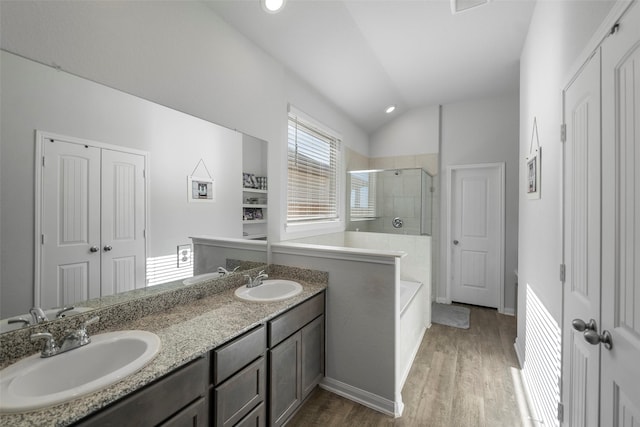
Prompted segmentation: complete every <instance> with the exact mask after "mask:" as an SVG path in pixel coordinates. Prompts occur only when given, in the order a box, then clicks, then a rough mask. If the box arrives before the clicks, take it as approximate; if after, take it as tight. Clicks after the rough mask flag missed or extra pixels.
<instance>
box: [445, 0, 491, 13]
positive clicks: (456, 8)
mask: <svg viewBox="0 0 640 427" xmlns="http://www.w3.org/2000/svg"><path fill="white" fill-rule="evenodd" d="M487 3H489V0H451V13H453V14H454V15H455V14H456V13H460V12H464V11H465V10H469V9H472V8H474V7H476V6H482V5H483V4H487Z"/></svg>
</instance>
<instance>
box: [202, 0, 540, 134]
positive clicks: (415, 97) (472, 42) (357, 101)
mask: <svg viewBox="0 0 640 427" xmlns="http://www.w3.org/2000/svg"><path fill="white" fill-rule="evenodd" d="M206 3H207V4H208V5H209V6H210V7H211V8H212V9H213V10H214V11H215V12H216V13H218V14H219V15H220V16H221V17H222V18H223V19H224V20H225V21H227V22H228V23H229V24H230V25H232V26H233V27H235V28H236V29H237V30H238V31H239V32H241V33H242V34H244V35H245V36H246V37H247V38H248V39H250V40H251V41H253V42H254V43H255V44H257V45H258V46H260V47H261V48H262V49H264V50H265V51H266V52H267V53H269V54H270V55H271V56H273V57H274V58H275V59H276V60H278V61H279V62H281V63H282V64H284V66H286V67H287V68H289V69H290V70H291V71H292V72H294V73H296V74H297V75H299V76H300V77H301V78H302V79H303V80H306V81H307V82H308V83H309V84H310V85H311V86H313V87H315V88H316V90H317V91H319V92H320V93H322V94H323V95H325V96H326V97H327V98H329V99H330V100H331V101H332V102H333V103H335V105H336V106H337V107H338V108H340V109H341V110H342V111H344V112H345V113H346V114H348V115H349V116H350V117H351V118H352V120H353V121H354V122H355V123H356V124H358V125H359V126H360V127H362V129H363V130H365V131H367V132H369V133H371V132H374V131H375V130H376V129H378V128H379V127H380V126H382V125H383V124H384V123H386V122H387V121H389V120H391V119H392V118H393V117H394V116H395V115H398V114H402V113H403V112H404V111H408V110H411V109H413V108H418V107H423V106H429V105H437V104H446V103H452V102H457V101H461V100H466V99H473V98H480V97H484V96H491V95H494V94H498V93H504V92H508V91H516V90H517V88H518V80H519V58H520V52H521V50H522V46H523V44H524V41H525V37H526V34H527V30H528V27H529V22H530V20H531V15H532V13H533V8H534V3H535V2H534V0H493V1H490V2H489V3H487V4H485V5H482V6H478V7H475V8H472V9H469V10H467V11H465V12H462V13H458V14H452V13H451V6H450V3H449V1H448V0H339V1H333V0H287V2H286V5H285V7H284V9H283V10H282V11H280V12H279V13H277V14H268V13H266V12H264V10H263V9H262V7H261V5H260V2H259V1H258V0H207V1H206ZM390 104H396V105H397V106H398V108H397V111H396V112H395V113H394V114H392V115H388V114H385V113H384V109H385V107H386V106H388V105H390Z"/></svg>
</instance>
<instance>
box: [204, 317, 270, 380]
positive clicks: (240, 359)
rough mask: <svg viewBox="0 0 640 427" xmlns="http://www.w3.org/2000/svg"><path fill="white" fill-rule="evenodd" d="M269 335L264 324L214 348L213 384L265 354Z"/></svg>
mask: <svg viewBox="0 0 640 427" xmlns="http://www.w3.org/2000/svg"><path fill="white" fill-rule="evenodd" d="M266 348H267V337H266V334H265V327H264V325H261V326H258V327H257V328H255V329H253V330H252V331H249V332H247V333H245V334H244V335H242V336H241V337H239V338H236V339H235V340H233V341H231V342H230V343H227V344H225V345H223V346H222V347H219V348H216V349H215V350H213V384H214V385H218V384H220V383H221V382H223V381H224V380H226V379H227V378H229V377H230V376H231V375H233V374H234V373H236V372H238V371H239V370H240V369H242V368H244V367H245V366H247V365H248V364H249V363H251V362H253V361H254V360H256V359H257V358H258V357H260V356H262V355H264V352H265V351H266Z"/></svg>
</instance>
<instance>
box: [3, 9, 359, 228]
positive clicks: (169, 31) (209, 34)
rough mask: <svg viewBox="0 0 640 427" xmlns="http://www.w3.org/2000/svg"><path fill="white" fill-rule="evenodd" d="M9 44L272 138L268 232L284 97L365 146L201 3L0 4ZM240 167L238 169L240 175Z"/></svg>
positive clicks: (274, 208) (278, 172)
mask: <svg viewBox="0 0 640 427" xmlns="http://www.w3.org/2000/svg"><path fill="white" fill-rule="evenodd" d="M0 12H1V13H0V20H1V21H0V36H1V37H0V42H1V46H2V48H3V49H5V50H8V51H11V52H15V53H18V54H20V55H23V56H25V57H28V58H32V59H35V60H38V61H41V62H43V63H46V64H56V65H58V66H60V67H61V68H62V69H63V70H67V71H70V72H72V73H74V74H78V75H80V76H83V77H86V78H89V79H91V80H94V81H98V82H101V83H104V84H106V85H109V86H112V87H115V88H118V89H120V90H123V91H125V92H128V93H131V94H134V95H137V96H140V97H143V98H145V99H149V100H152V101H154V102H158V103H160V104H162V105H166V106H169V107H172V108H175V109H178V110H180V111H184V112H186V113H189V114H192V115H194V116H196V117H200V118H203V119H205V120H208V121H211V122H214V123H218V124H221V125H223V126H226V127H228V128H231V129H237V130H240V131H242V132H245V133H247V134H250V135H253V136H256V137H258V138H260V139H264V140H266V141H268V142H269V182H270V186H269V189H270V197H269V200H270V207H269V216H270V217H269V220H270V222H269V229H270V234H271V237H272V238H274V239H275V240H279V239H280V234H281V233H282V232H283V223H284V220H283V218H284V216H283V215H284V213H283V212H284V211H283V210H282V206H283V205H282V204H281V203H280V202H276V201H282V200H283V199H284V195H286V187H285V179H284V178H285V177H286V175H285V174H284V172H285V171H286V166H285V165H286V163H285V159H286V126H287V123H286V121H287V104H288V103H292V104H294V105H295V106H296V107H298V108H299V109H301V110H302V111H305V112H306V113H307V114H310V115H312V116H314V117H316V118H317V119H318V120H319V121H321V122H323V123H325V124H326V125H328V126H330V127H331V128H332V129H335V130H336V131H338V132H340V133H341V134H342V136H343V142H344V144H345V145H346V146H348V147H353V148H354V149H356V150H358V151H359V152H362V153H366V152H367V151H368V148H367V144H368V138H367V135H366V134H365V133H364V132H363V131H361V130H360V129H359V128H357V127H356V126H355V125H353V124H352V123H351V122H350V121H349V120H348V118H345V116H344V114H343V113H342V112H341V111H339V110H338V109H336V108H335V107H334V106H333V104H332V103H331V102H329V101H327V100H326V99H325V98H324V97H323V96H321V95H319V94H318V93H317V92H315V91H313V90H312V89H311V88H309V86H308V85H306V84H304V83H302V82H301V81H300V80H299V79H298V78H296V77H295V76H293V75H292V74H291V73H289V72H288V71H287V70H286V69H284V67H283V66H282V65H280V64H279V63H277V62H275V60H273V59H272V58H271V57H269V56H268V55H267V54H266V53H265V52H264V51H263V50H261V49H259V48H257V47H256V46H255V45H253V44H252V43H251V42H249V41H248V40H247V39H246V38H245V37H244V36H242V35H241V34H239V33H238V32H237V31H236V30H235V29H233V28H231V27H230V26H229V25H228V24H227V23H225V22H224V21H223V20H222V19H221V18H220V17H219V16H218V15H216V14H215V13H214V12H213V11H212V10H211V9H209V8H208V7H207V6H206V5H205V4H204V3H201V2H194V1H189V2H77V1H63V2H48V1H29V2H5V1H3V2H0ZM239 172H241V171H238V173H239Z"/></svg>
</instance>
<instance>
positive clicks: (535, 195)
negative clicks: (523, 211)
mask: <svg viewBox="0 0 640 427" xmlns="http://www.w3.org/2000/svg"><path fill="white" fill-rule="evenodd" d="M534 140H535V143H536V147H534V146H533V143H534ZM525 173H526V177H527V179H526V180H525V185H526V188H525V194H526V195H527V198H528V199H539V198H540V195H541V190H542V188H541V184H542V147H540V141H539V139H538V124H537V120H536V118H535V117H534V118H533V130H532V131H531V143H530V144H529V155H528V156H527V157H526V158H525Z"/></svg>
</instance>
